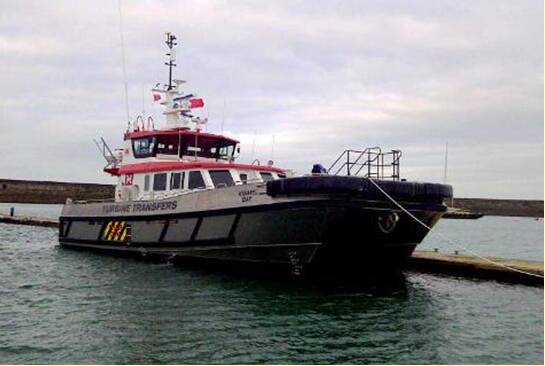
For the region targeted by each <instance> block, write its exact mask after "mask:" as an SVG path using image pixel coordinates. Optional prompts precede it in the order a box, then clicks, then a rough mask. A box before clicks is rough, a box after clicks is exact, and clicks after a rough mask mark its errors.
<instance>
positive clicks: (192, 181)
mask: <svg viewBox="0 0 545 366" xmlns="http://www.w3.org/2000/svg"><path fill="white" fill-rule="evenodd" d="M188 181H189V182H188V188H189V189H197V188H206V185H205V184H204V179H203V177H202V174H201V172H199V171H192V172H189V178H188Z"/></svg>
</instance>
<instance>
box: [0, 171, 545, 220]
mask: <svg viewBox="0 0 545 366" xmlns="http://www.w3.org/2000/svg"><path fill="white" fill-rule="evenodd" d="M114 191H115V188H114V186H113V185H110V184H93V183H66V182H49V181H30V180H14V179H0V202H13V203H61V204H62V203H64V202H66V199H67V198H68V197H70V198H72V199H74V200H100V199H111V198H113V197H114ZM448 203H449V204H450V202H448ZM453 204H454V205H453V207H455V208H459V209H462V210H467V211H472V212H480V213H482V214H484V215H494V216H526V217H543V201H542V200H541V201H540V200H507V199H492V198H454V201H453Z"/></svg>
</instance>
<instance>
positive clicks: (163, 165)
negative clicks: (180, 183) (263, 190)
mask: <svg viewBox="0 0 545 366" xmlns="http://www.w3.org/2000/svg"><path fill="white" fill-rule="evenodd" d="M186 169H244V170H257V171H261V172H276V173H280V174H284V173H285V170H283V169H280V168H276V167H273V166H264V165H251V164H235V163H208V162H194V163H186V162H171V161H168V162H167V161H164V162H148V163H138V164H129V165H123V166H121V167H119V171H118V174H119V175H121V174H129V173H151V172H160V171H169V170H186Z"/></svg>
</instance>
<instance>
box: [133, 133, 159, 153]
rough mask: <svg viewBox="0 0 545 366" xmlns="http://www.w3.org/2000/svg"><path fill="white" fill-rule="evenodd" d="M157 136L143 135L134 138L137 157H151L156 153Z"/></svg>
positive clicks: (134, 149)
mask: <svg viewBox="0 0 545 366" xmlns="http://www.w3.org/2000/svg"><path fill="white" fill-rule="evenodd" d="M156 140H157V138H156V137H154V136H151V137H142V138H138V139H133V140H132V150H133V151H134V157H135V158H149V157H150V156H153V155H154V152H155V151H154V150H155V143H156Z"/></svg>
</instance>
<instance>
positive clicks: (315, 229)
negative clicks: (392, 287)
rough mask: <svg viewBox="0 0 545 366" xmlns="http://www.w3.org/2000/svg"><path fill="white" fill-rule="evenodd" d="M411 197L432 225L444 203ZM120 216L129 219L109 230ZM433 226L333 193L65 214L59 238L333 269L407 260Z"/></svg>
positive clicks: (83, 245)
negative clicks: (136, 213) (178, 209)
mask: <svg viewBox="0 0 545 366" xmlns="http://www.w3.org/2000/svg"><path fill="white" fill-rule="evenodd" d="M404 205H405V206H406V207H407V208H408V209H409V210H410V211H411V213H412V214H414V215H415V216H417V217H418V218H419V219H421V220H422V221H423V222H425V223H426V224H427V225H429V226H433V225H434V224H435V223H436V222H437V220H438V219H439V218H440V217H441V215H442V214H443V212H444V211H445V207H444V205H442V204H438V203H430V202H425V203H422V202H412V203H407V202H406V203H405V204H404ZM116 223H119V225H121V223H124V226H123V227H121V229H119V228H118V230H117V234H116V233H110V234H114V235H110V237H108V235H106V234H107V229H108V225H109V226H110V227H111V226H112V225H114V224H116ZM128 229H130V230H128ZM123 234H125V235H123ZM426 234H427V230H426V229H425V228H423V227H422V226H421V225H420V224H418V223H416V222H415V221H414V220H413V219H411V218H410V217H408V216H407V215H406V214H404V213H403V212H401V211H399V210H395V208H394V207H392V205H391V204H389V203H388V202H378V201H369V200H355V199H347V198H346V197H337V198H333V197H330V198H327V199H322V200H314V201H304V200H294V201H291V202H284V203H278V204H271V205H265V206H253V207H239V208H231V209H225V210H214V211H203V212H197V213H191V214H188V213H179V214H169V215H150V216H146V217H131V216H115V217H97V216H95V217H61V225H60V233H59V241H60V244H61V246H63V247H69V248H76V249H87V250H94V251H101V252H108V253H114V254H117V255H124V256H125V255H126V256H132V257H138V258H143V259H149V260H158V261H173V262H180V263H190V264H194V263H203V264H221V265H222V266H224V267H225V266H227V267H240V266H242V265H244V266H246V267H254V268H255V267H258V268H262V269H264V270H268V269H269V268H270V269H272V268H275V269H276V270H278V269H280V271H285V272H289V273H292V274H301V273H307V272H308V273H314V274H318V275H328V274H338V273H340V272H354V271H355V272H366V271H368V270H376V269H387V270H390V269H395V268H400V267H402V266H403V263H404V261H405V259H406V258H407V257H408V256H410V255H411V253H412V251H413V250H414V248H415V247H416V245H417V244H418V243H420V242H421V241H422V239H423V238H424V237H425V235H426ZM116 235H117V236H116Z"/></svg>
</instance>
